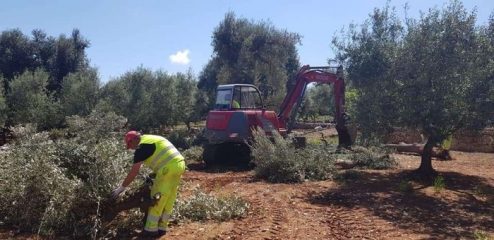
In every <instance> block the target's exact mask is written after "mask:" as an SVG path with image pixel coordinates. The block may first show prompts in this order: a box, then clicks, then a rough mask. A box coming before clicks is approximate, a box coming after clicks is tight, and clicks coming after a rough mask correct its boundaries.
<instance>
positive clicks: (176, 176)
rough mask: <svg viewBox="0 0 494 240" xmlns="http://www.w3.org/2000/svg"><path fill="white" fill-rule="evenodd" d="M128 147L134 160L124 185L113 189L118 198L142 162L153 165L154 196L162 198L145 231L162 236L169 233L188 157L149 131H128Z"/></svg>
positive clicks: (145, 232) (152, 235)
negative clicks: (143, 132) (132, 153)
mask: <svg viewBox="0 0 494 240" xmlns="http://www.w3.org/2000/svg"><path fill="white" fill-rule="evenodd" d="M125 143H126V145H127V149H133V150H135V152H134V164H133V165H132V168H131V170H130V172H129V173H128V174H127V177H126V178H125V180H124V181H123V183H122V185H121V186H119V187H118V188H116V189H115V190H113V193H112V195H113V197H114V198H117V197H118V196H119V195H120V194H121V193H122V192H123V191H125V188H126V187H127V186H129V184H130V183H131V182H132V181H133V180H134V178H135V177H136V175H137V174H138V173H139V169H140V168H141V165H142V164H144V165H146V166H147V167H149V168H151V170H153V172H154V173H155V174H156V178H155V179H154V183H153V186H152V187H151V196H154V195H155V194H156V193H160V194H161V198H160V199H159V201H158V202H157V203H156V204H155V205H153V206H151V207H150V208H149V210H148V215H147V219H146V223H145V225H144V231H143V235H144V236H147V237H160V236H162V235H165V234H166V230H167V227H168V222H169V219H170V216H171V213H172V210H173V205H174V204H175V199H176V197H177V189H178V185H179V183H180V178H181V176H182V174H183V173H184V172H185V162H184V157H183V156H182V154H180V152H179V151H178V150H177V149H176V148H175V147H174V146H173V144H172V143H170V142H169V141H168V140H167V139H166V138H164V137H161V136H156V135H148V134H143V135H141V134H140V133H138V132H136V131H130V132H128V133H126V134H125Z"/></svg>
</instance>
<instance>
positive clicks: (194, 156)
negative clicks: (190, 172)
mask: <svg viewBox="0 0 494 240" xmlns="http://www.w3.org/2000/svg"><path fill="white" fill-rule="evenodd" d="M202 152H203V149H202V147H200V146H193V147H191V148H189V149H187V150H185V151H183V152H182V155H183V156H184V157H185V162H187V163H190V162H201V161H202Z"/></svg>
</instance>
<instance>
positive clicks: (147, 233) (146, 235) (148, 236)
mask: <svg viewBox="0 0 494 240" xmlns="http://www.w3.org/2000/svg"><path fill="white" fill-rule="evenodd" d="M160 237H161V235H160V234H159V232H157V231H156V232H150V231H146V230H144V231H142V233H141V238H142V239H158V238H160Z"/></svg>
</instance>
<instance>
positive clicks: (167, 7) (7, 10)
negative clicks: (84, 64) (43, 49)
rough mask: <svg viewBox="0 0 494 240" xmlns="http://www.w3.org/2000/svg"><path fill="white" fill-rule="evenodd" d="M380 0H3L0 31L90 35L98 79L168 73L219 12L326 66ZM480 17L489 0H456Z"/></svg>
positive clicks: (206, 41) (198, 49) (195, 61)
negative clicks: (265, 28) (276, 36)
mask: <svg viewBox="0 0 494 240" xmlns="http://www.w3.org/2000/svg"><path fill="white" fill-rule="evenodd" d="M386 2H387V0H344V1H341V0H340V1H333V0H305V1H302V0H296V1H295V0H208V1H206V0H167V1H165V0H162V1H158V0H140V1H137V0H135V1H132V0H119V1H117V0H70V1H67V0H13V1H2V4H1V7H0V31H4V30H9V29H14V28H17V29H20V30H21V31H23V32H24V33H25V34H27V35H30V32H31V31H32V30H33V29H41V30H44V31H45V32H46V33H47V34H48V35H50V36H55V37H56V36H59V35H60V34H66V35H70V34H71V32H72V30H73V29H74V28H77V29H79V30H80V31H81V34H82V35H83V36H84V37H85V38H86V39H88V40H89V41H90V43H91V45H90V47H89V48H88V49H87V50H86V53H87V56H88V58H89V59H90V64H91V65H92V66H94V67H97V68H98V71H99V74H100V78H101V81H102V82H103V83H105V82H107V81H108V80H111V79H114V78H117V77H119V76H121V75H123V74H124V73H126V72H128V71H132V70H134V69H136V68H137V67H139V66H143V67H145V68H149V69H152V70H163V71H166V72H169V73H176V72H186V71H188V70H189V69H191V70H192V71H193V73H195V74H196V75H197V74H199V73H200V71H201V70H202V68H203V67H204V66H205V65H206V63H207V62H208V60H209V59H210V57H211V55H212V53H213V50H212V46H211V40H212V33H213V31H214V29H215V28H216V27H217V26H218V25H219V23H220V22H221V21H222V20H223V19H224V17H225V14H226V13H228V12H233V13H235V15H236V16H237V17H239V18H246V19H249V20H252V21H254V22H259V21H267V22H270V23H271V24H272V25H273V26H275V27H276V28H278V29H286V30H287V31H289V32H295V33H298V34H300V35H302V37H303V38H302V44H301V45H299V46H298V47H297V49H298V53H299V57H300V62H301V64H302V65H305V64H309V65H312V66H321V65H327V62H328V59H330V58H332V57H334V54H333V52H332V49H331V39H332V37H333V36H334V34H337V33H338V32H339V31H340V30H341V29H342V28H343V27H348V25H349V24H351V23H354V24H361V23H363V22H364V21H365V20H366V19H367V18H368V16H369V14H370V13H371V12H372V11H373V9H374V8H382V7H383V6H385V4H386ZM389 2H390V5H391V6H394V7H396V9H397V12H398V14H399V16H401V17H403V16H405V11H404V10H403V9H404V6H405V4H406V3H408V9H409V10H408V12H407V15H408V16H409V17H413V18H418V17H419V16H420V12H421V11H422V12H427V11H428V9H429V8H432V7H438V8H441V7H442V6H444V5H445V4H446V3H447V2H448V1H447V0H390V1H389ZM463 4H464V6H465V7H466V8H467V9H468V10H470V11H471V10H474V9H476V11H477V17H478V20H477V21H478V24H485V23H487V21H488V19H489V16H490V15H491V13H492V12H493V10H494V1H493V0H463Z"/></svg>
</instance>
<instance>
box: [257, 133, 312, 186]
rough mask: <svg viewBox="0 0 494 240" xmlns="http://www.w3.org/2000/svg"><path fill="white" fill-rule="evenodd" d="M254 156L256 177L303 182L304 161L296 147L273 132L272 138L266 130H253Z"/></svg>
mask: <svg viewBox="0 0 494 240" xmlns="http://www.w3.org/2000/svg"><path fill="white" fill-rule="evenodd" d="M253 136H254V143H253V145H252V147H251V148H252V156H253V157H254V163H255V164H256V167H255V168H254V172H255V175H256V177H258V178H262V179H266V180H267V181H270V182H302V181H303V180H304V170H303V165H302V161H299V159H297V157H296V153H295V148H294V147H292V146H291V144H290V142H289V141H288V140H286V139H283V138H282V137H281V136H280V135H279V134H278V133H277V132H273V135H272V139H273V141H272V140H271V139H270V137H269V136H266V134H265V133H264V131H262V130H257V131H253Z"/></svg>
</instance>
